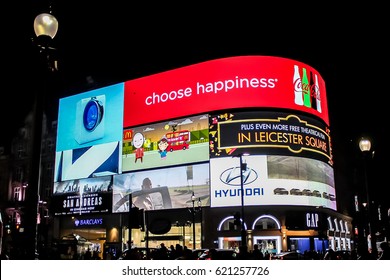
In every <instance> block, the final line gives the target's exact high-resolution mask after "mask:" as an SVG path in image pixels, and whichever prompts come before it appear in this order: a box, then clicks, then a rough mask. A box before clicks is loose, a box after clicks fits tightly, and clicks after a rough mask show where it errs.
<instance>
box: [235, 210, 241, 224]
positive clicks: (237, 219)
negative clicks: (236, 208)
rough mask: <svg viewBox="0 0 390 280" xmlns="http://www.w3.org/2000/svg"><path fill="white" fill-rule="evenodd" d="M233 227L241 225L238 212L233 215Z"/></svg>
mask: <svg viewBox="0 0 390 280" xmlns="http://www.w3.org/2000/svg"><path fill="white" fill-rule="evenodd" d="M234 225H236V226H240V225H241V214H240V212H236V213H234Z"/></svg>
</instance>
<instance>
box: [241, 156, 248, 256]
mask: <svg viewBox="0 0 390 280" xmlns="http://www.w3.org/2000/svg"><path fill="white" fill-rule="evenodd" d="M242 165H243V162H242V154H240V185H241V246H242V247H243V248H244V246H245V247H246V246H247V244H246V231H245V209H244V178H243V171H244V170H243V169H242Z"/></svg>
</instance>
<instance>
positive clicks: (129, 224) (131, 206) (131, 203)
mask: <svg viewBox="0 0 390 280" xmlns="http://www.w3.org/2000/svg"><path fill="white" fill-rule="evenodd" d="M132 209H133V195H132V194H131V193H130V194H129V216H128V217H129V218H128V219H129V221H128V223H127V224H128V227H129V233H128V241H127V243H128V244H129V248H128V249H129V250H130V249H131V239H132V236H131V230H132V223H131V218H132V213H131V211H132Z"/></svg>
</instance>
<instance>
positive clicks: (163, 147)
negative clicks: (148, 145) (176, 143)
mask: <svg viewBox="0 0 390 280" xmlns="http://www.w3.org/2000/svg"><path fill="white" fill-rule="evenodd" d="M157 146H158V152H159V153H160V157H161V159H166V158H167V153H168V151H167V150H168V146H169V143H168V139H167V138H166V137H165V136H164V137H163V138H161V139H160V141H158V143H157Z"/></svg>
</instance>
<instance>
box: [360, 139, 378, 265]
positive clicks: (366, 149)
mask: <svg viewBox="0 0 390 280" xmlns="http://www.w3.org/2000/svg"><path fill="white" fill-rule="evenodd" d="M359 148H360V151H361V152H362V153H363V164H364V167H363V168H364V186H365V192H366V200H367V201H366V203H367V204H366V205H365V207H366V210H367V228H368V235H369V236H370V238H371V252H372V255H373V256H374V257H375V258H376V254H377V249H376V238H375V232H374V231H373V230H372V221H371V201H370V191H369V187H368V175H367V160H368V157H369V156H370V155H371V153H370V151H371V141H370V140H369V139H368V138H364V137H362V138H361V139H360V140H359ZM363 205H364V203H363ZM365 243H366V244H367V250H368V251H369V249H370V246H369V242H368V236H367V237H366V240H365Z"/></svg>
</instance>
